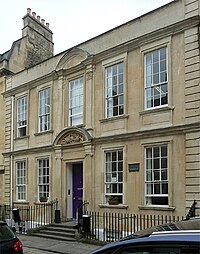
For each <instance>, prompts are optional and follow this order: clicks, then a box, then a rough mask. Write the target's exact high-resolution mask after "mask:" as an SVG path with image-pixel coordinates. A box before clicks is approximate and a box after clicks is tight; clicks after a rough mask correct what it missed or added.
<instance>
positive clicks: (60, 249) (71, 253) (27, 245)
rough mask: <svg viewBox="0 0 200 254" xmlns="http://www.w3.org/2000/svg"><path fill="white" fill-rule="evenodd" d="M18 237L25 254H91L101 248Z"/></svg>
mask: <svg viewBox="0 0 200 254" xmlns="http://www.w3.org/2000/svg"><path fill="white" fill-rule="evenodd" d="M18 237H19V239H20V240H21V241H22V244H23V247H24V254H42V253H44V254H49V253H51V254H52V253H57V254H89V253H90V252H91V251H93V250H96V249H98V248H99V247H100V246H98V245H95V244H88V243H82V242H78V241H74V242H68V241H61V240H54V239H48V238H41V237H36V236H29V235H23V234H22V235H21V234H20V235H18ZM42 251H43V252H42Z"/></svg>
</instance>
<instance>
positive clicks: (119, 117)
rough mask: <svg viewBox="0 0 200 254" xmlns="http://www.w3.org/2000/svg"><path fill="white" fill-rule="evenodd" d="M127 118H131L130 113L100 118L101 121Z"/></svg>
mask: <svg viewBox="0 0 200 254" xmlns="http://www.w3.org/2000/svg"><path fill="white" fill-rule="evenodd" d="M126 118H129V115H119V116H113V117H109V118H104V119H101V120H99V122H100V123H106V122H112V121H117V120H120V119H126Z"/></svg>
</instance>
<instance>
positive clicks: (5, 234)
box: [0, 225, 15, 242]
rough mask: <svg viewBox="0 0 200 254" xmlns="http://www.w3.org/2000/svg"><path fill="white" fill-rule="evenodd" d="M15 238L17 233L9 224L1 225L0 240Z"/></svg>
mask: <svg viewBox="0 0 200 254" xmlns="http://www.w3.org/2000/svg"><path fill="white" fill-rule="evenodd" d="M14 238H15V234H14V233H13V231H12V230H11V229H10V228H9V227H8V226H7V225H1V226H0V242H2V241H6V240H12V239H14Z"/></svg>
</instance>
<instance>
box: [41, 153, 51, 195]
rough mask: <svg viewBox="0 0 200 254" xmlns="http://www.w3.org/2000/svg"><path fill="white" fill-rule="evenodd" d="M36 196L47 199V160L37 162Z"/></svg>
mask: <svg viewBox="0 0 200 254" xmlns="http://www.w3.org/2000/svg"><path fill="white" fill-rule="evenodd" d="M38 196H39V198H41V197H45V198H48V197H49V158H43V159H39V160H38Z"/></svg>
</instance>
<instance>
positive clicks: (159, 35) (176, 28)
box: [94, 16, 200, 64]
mask: <svg viewBox="0 0 200 254" xmlns="http://www.w3.org/2000/svg"><path fill="white" fill-rule="evenodd" d="M199 23H200V18H199V16H195V17H192V18H188V19H184V20H182V21H180V22H177V23H175V24H172V25H169V26H166V27H162V28H160V29H158V30H155V31H152V32H150V33H147V34H144V35H141V36H139V37H136V38H134V39H132V40H129V41H127V42H124V43H122V44H120V45H117V46H115V47H112V48H109V49H108V50H105V51H103V52H101V53H99V54H97V55H95V56H94V63H95V64H96V63H98V62H101V61H103V60H105V59H109V58H111V57H113V56H116V55H117V54H122V53H124V52H128V51H131V50H134V49H136V48H138V47H141V46H144V45H145V44H148V43H151V42H153V41H156V40H160V39H163V38H165V37H168V36H172V35H175V34H179V33H181V32H183V31H185V30H187V29H188V28H191V27H193V26H195V25H198V24H199Z"/></svg>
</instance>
